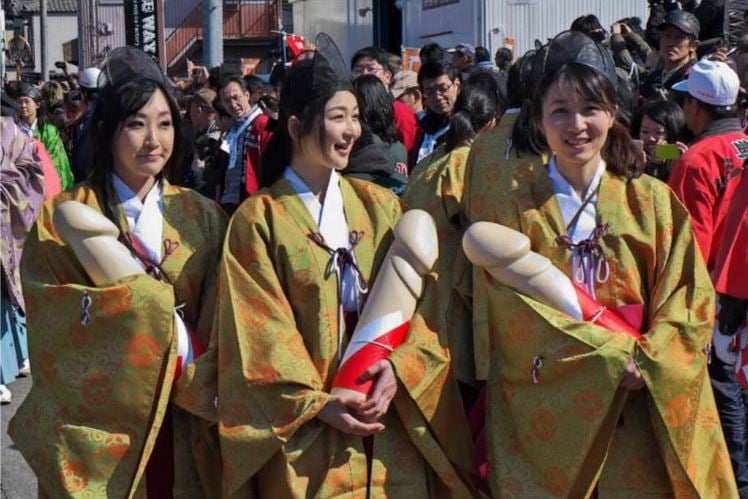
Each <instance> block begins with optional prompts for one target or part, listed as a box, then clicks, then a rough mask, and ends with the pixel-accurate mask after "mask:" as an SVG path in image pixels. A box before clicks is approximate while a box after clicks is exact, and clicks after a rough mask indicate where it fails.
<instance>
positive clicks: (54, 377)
mask: <svg viewBox="0 0 748 499" xmlns="http://www.w3.org/2000/svg"><path fill="white" fill-rule="evenodd" d="M68 199H74V200H77V201H80V202H82V203H84V204H86V205H88V206H91V207H92V208H95V209H96V210H99V211H101V210H102V207H101V204H100V201H99V200H98V199H97V196H96V194H95V193H94V191H93V190H92V189H91V187H90V186H88V185H87V184H81V185H80V186H78V187H77V188H75V189H73V190H72V191H70V192H66V193H63V194H61V195H60V196H57V197H56V198H54V199H53V200H51V201H49V202H47V204H45V206H44V209H43V211H42V213H41V215H40V216H39V219H38V220H37V223H36V226H35V227H34V229H33V230H32V232H31V234H30V236H29V239H28V240H27V242H26V246H25V250H24V254H23V262H22V278H23V290H24V297H25V299H26V307H27V310H28V331H29V335H28V337H29V344H30V345H29V347H30V348H29V350H30V355H31V364H32V365H33V366H34V384H33V386H32V388H31V391H30V392H29V395H28V396H27V397H26V400H25V401H24V402H23V404H22V405H21V406H20V407H19V408H18V412H17V413H16V416H15V418H14V419H13V420H12V421H11V426H10V430H9V433H10V435H11V437H12V438H13V441H14V442H15V444H16V446H17V447H18V448H19V450H20V451H21V453H22V454H23V456H24V458H25V459H26V461H27V462H28V463H29V464H30V465H31V467H32V469H33V470H34V473H35V474H36V476H37V478H38V480H39V489H40V495H42V496H49V497H55V498H58V497H144V496H145V489H146V484H145V475H144V470H145V467H146V464H147V462H148V459H149V456H150V455H151V451H152V450H153V447H154V443H155V440H156V436H157V435H158V433H159V429H160V428H161V425H162V423H163V421H164V414H165V413H166V409H167V405H168V404H169V399H170V395H171V392H172V383H173V377H174V369H175V366H176V360H177V350H176V346H177V345H176V343H177V342H176V335H175V324H174V321H175V318H174V307H175V305H178V303H175V300H176V298H175V295H176V296H178V297H179V300H180V301H181V302H182V303H184V306H183V307H181V310H182V312H183V314H184V322H185V323H186V324H188V325H191V326H192V327H193V328H194V329H195V332H196V334H197V335H198V336H199V338H200V340H201V341H202V342H203V343H204V344H207V343H208V341H209V336H210V326H211V323H212V320H213V317H212V315H213V308H214V301H215V272H214V270H215V268H216V267H217V265H218V260H219V256H220V249H221V244H222V241H223V236H224V234H225V230H226V220H225V215H223V213H222V212H221V211H220V209H219V208H218V207H217V205H215V203H213V202H211V201H208V200H207V199H205V198H203V197H201V196H200V195H199V194H197V193H195V192H193V191H190V190H187V189H182V188H179V187H173V186H171V185H169V184H168V183H166V182H165V181H164V185H163V193H162V203H163V217H164V224H163V240H164V244H165V245H169V246H171V249H172V252H171V255H170V256H169V257H168V258H167V259H166V260H165V261H164V263H163V265H162V267H163V269H164V271H165V273H166V274H167V275H168V277H169V279H170V281H171V282H172V283H174V285H173V286H172V285H170V284H167V283H166V282H159V281H157V280H155V279H154V278H152V277H150V276H148V275H138V276H131V277H127V278H125V279H122V280H120V281H117V282H112V283H111V284H110V285H107V286H103V287H94V286H93V285H92V284H91V282H90V281H89V279H88V277H87V275H86V273H85V271H84V270H83V268H82V267H81V265H80V264H79V263H78V261H77V259H76V257H75V255H74V254H73V252H72V251H71V250H70V249H69V248H68V247H67V246H66V245H65V244H64V243H63V242H62V241H61V240H60V238H59V237H58V235H57V234H56V232H55V229H54V226H53V224H52V215H53V212H54V209H55V206H56V205H57V204H59V203H60V202H62V201H64V200H68ZM115 211H116V212H117V213H116V215H115V216H117V217H118V218H119V223H120V227H122V228H127V221H126V220H125V218H124V215H123V213H122V210H121V208H120V207H119V206H117V207H116V209H115ZM84 315H87V317H86V319H88V320H84V318H83V316H84ZM170 413H171V415H172V419H173V421H172V423H173V428H174V458H175V470H174V471H175V477H174V482H175V484H174V489H173V491H174V497H175V498H176V497H190V498H192V497H216V496H217V495H218V494H220V489H216V488H215V486H216V485H219V484H218V482H217V481H216V480H215V479H214V477H215V475H216V474H219V473H220V470H219V463H220V457H219V455H218V452H217V449H216V448H211V447H210V445H209V440H207V439H204V438H203V437H202V434H201V433H200V431H199V430H200V424H199V422H198V421H196V420H197V418H195V417H194V416H192V415H190V414H188V413H187V412H185V411H183V410H181V409H179V408H177V407H173V406H172V408H171V411H170ZM201 482H202V483H201ZM211 483H212V484H213V486H211Z"/></svg>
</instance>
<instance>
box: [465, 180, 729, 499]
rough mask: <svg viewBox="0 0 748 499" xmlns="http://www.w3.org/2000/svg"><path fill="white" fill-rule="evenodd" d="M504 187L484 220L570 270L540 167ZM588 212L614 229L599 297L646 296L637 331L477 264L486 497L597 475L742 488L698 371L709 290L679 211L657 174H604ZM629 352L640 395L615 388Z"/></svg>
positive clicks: (634, 490) (658, 492)
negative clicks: (483, 335) (579, 317)
mask: <svg viewBox="0 0 748 499" xmlns="http://www.w3.org/2000/svg"><path fill="white" fill-rule="evenodd" d="M508 195H509V197H508V201H507V202H505V203H503V205H504V210H503V211H501V212H494V214H493V217H492V218H493V220H492V221H494V222H497V223H500V224H503V225H506V226H508V227H511V228H513V229H516V230H519V231H521V232H523V233H524V234H526V235H527V236H528V237H529V238H530V240H531V243H532V249H533V250H534V251H536V252H538V253H540V254H542V255H545V256H546V257H548V258H549V259H550V260H551V261H553V262H554V263H555V264H556V266H558V267H559V268H561V269H562V270H564V272H565V273H566V274H567V275H570V267H571V264H570V260H571V251H570V250H569V249H567V248H566V247H564V246H562V245H560V244H558V243H556V237H557V236H559V235H562V234H565V225H564V221H563V217H562V214H561V211H560V208H559V205H558V201H557V199H556V197H555V194H554V191H553V188H552V184H551V181H550V179H549V177H548V175H547V174H543V175H539V176H537V177H536V179H535V180H532V181H529V182H525V183H520V184H518V185H516V186H515V188H514V189H513V190H512V191H511V192H510V193H508ZM597 220H598V223H599V224H601V223H607V224H608V225H609V229H608V231H607V233H606V234H605V235H604V236H603V237H602V238H601V241H600V243H601V246H602V247H603V249H604V251H605V255H606V256H607V261H608V263H609V266H610V277H609V279H608V280H607V282H605V283H604V284H599V285H598V286H597V289H596V295H597V300H598V302H600V303H601V304H603V305H606V306H609V307H618V306H624V305H632V304H643V305H644V324H643V327H642V332H643V334H644V335H643V337H642V339H640V340H636V339H634V338H633V337H630V336H628V335H626V334H622V333H615V332H611V331H609V330H607V329H603V328H600V327H598V326H596V325H593V324H591V323H587V322H578V321H576V320H573V319H571V318H569V317H568V316H566V315H564V314H563V313H561V312H558V311H556V310H553V309H551V308H549V307H547V306H544V305H542V304H540V303H538V302H536V301H534V300H532V299H530V298H527V297H525V296H523V295H520V294H519V293H517V292H515V291H513V290H511V289H509V288H507V287H505V286H503V285H500V284H497V283H496V282H495V281H492V280H490V279H489V278H487V274H485V272H478V273H477V274H476V275H478V276H479V277H478V278H480V279H482V280H484V289H485V290H486V291H487V297H486V298H487V303H488V304H489V306H488V309H487V313H488V317H487V322H488V324H489V334H490V366H489V372H488V383H487V388H488V406H487V414H486V431H487V446H488V462H489V479H490V486H491V491H492V493H493V495H494V496H495V497H540V496H558V497H562V496H569V497H583V496H588V495H590V494H591V493H592V490H593V487H595V485H596V484H597V489H598V492H599V497H606V498H607V497H644V496H646V497H653V496H654V497H672V496H673V495H675V496H676V497H720V498H721V497H737V491H736V489H735V479H734V477H733V474H732V469H731V466H730V459H729V456H728V454H727V449H726V446H725V442H724V438H723V435H722V431H721V429H720V425H719V418H718V416H717V412H716V409H715V405H714V397H713V394H712V389H711V385H710V382H709V377H708V374H707V369H706V364H707V352H708V347H709V345H710V340H711V328H712V318H713V317H712V315H713V311H714V291H713V289H712V286H711V282H710V279H709V275H708V274H707V272H706V269H705V266H704V263H703V261H702V258H701V255H700V253H699V251H698V248H697V245H696V243H695V240H694V237H693V233H692V230H691V225H690V223H689V219H688V213H687V212H686V210H685V209H684V208H683V206H682V205H681V204H680V203H679V202H678V200H677V199H676V198H675V196H673V194H672V193H671V192H670V191H669V189H668V188H667V187H666V186H665V185H664V184H662V183H660V182H659V181H656V180H654V179H652V178H649V177H647V176H643V177H641V178H638V179H634V180H624V179H622V178H620V177H617V176H614V175H612V174H610V173H609V172H605V173H604V174H603V177H602V181H601V185H600V191H599V196H598V202H597ZM629 358H633V360H634V362H635V363H636V364H637V366H638V368H639V369H640V371H641V373H642V376H643V378H644V381H645V382H646V387H645V388H644V389H642V390H640V391H633V392H630V391H626V390H623V389H619V388H618V385H619V382H620V380H621V377H622V375H623V372H624V370H625V368H626V365H627V361H628V359H629ZM539 360H540V361H542V362H541V363H539V362H538V361H539ZM539 364H540V365H539ZM533 365H536V366H538V369H537V370H536V371H535V373H534V374H536V376H535V377H536V380H535V382H534V381H533V379H532V376H531V372H532V368H533Z"/></svg>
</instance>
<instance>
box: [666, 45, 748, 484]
mask: <svg viewBox="0 0 748 499" xmlns="http://www.w3.org/2000/svg"><path fill="white" fill-rule="evenodd" d="M739 89H740V80H739V78H738V75H737V74H736V73H735V72H734V71H733V70H732V69H731V68H730V67H729V66H728V65H727V64H725V63H723V62H719V61H712V60H701V61H699V62H697V63H696V64H694V65H693V68H691V72H690V73H689V75H688V79H687V80H685V81H683V82H680V83H678V84H676V85H674V86H673V90H677V91H682V92H686V97H685V102H684V106H683V111H684V114H685V118H686V125H687V126H688V128H690V129H691V131H692V132H693V133H694V134H695V135H696V141H695V142H694V144H693V145H692V146H691V147H690V148H689V149H688V151H686V152H685V154H683V156H681V157H680V159H678V161H676V163H675V165H673V171H672V173H671V175H670V178H669V180H668V184H669V185H670V187H671V188H672V189H673V191H674V192H675V194H676V195H677V196H678V198H679V199H680V200H681V201H682V202H683V204H685V206H686V208H687V209H688V211H689V213H690V215H691V221H692V223H693V230H694V234H695V235H696V239H697V241H698V243H699V247H700V249H701V254H702V255H703V257H704V261H705V262H706V264H707V268H708V270H709V272H710V273H711V272H712V271H713V270H714V264H715V258H716V256H717V250H718V249H719V247H720V245H721V244H722V242H723V240H727V239H728V238H731V237H734V234H733V233H732V231H731V230H729V228H728V227H726V224H725V219H726V215H727V212H728V208H729V206H730V203H731V200H732V198H733V195H734V193H735V189H736V187H737V185H738V180H739V179H740V175H741V172H742V170H743V164H744V163H745V161H746V159H748V135H746V134H745V133H744V132H743V131H742V128H741V126H740V121H739V120H738V118H737V117H736V109H737V105H736V101H737V98H738V92H739ZM718 303H719V306H718V309H717V310H718V313H717V314H718V327H717V328H715V332H714V336H713V339H712V343H713V350H712V352H713V353H712V361H711V363H710V364H709V374H710V376H711V379H712V386H713V388H714V396H715V400H716V402H717V409H718V410H719V415H720V420H721V422H722V429H723V431H724V434H725V439H726V441H727V447H728V449H729V451H730V459H731V461H732V466H733V470H734V472H735V477H736V479H737V485H738V490H739V491H740V495H741V497H744V496H745V494H748V460H747V459H746V450H748V449H747V448H746V438H747V437H748V435H747V434H746V428H747V427H748V419H747V416H746V414H747V410H748V406H746V403H745V402H744V399H743V397H742V395H741V387H740V385H739V384H738V382H737V379H736V376H735V366H736V362H737V361H738V358H737V357H738V356H737V354H736V352H735V351H734V349H733V348H732V343H733V339H734V334H735V331H727V330H726V329H725V328H724V327H720V324H727V323H730V322H731V321H730V318H729V317H726V316H725V314H728V313H731V312H732V311H733V308H734V307H730V306H728V304H727V303H726V302H725V301H724V300H723V297H720V298H719V301H718ZM742 315H743V317H742V318H745V310H743V311H742Z"/></svg>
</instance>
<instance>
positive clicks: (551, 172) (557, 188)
mask: <svg viewBox="0 0 748 499" xmlns="http://www.w3.org/2000/svg"><path fill="white" fill-rule="evenodd" d="M603 173H605V161H604V160H603V159H600V163H599V164H598V165H597V170H596V171H595V175H594V176H593V177H592V180H591V181H590V185H588V186H587V189H585V191H584V196H583V198H580V197H579V195H578V194H577V192H576V191H575V190H574V188H573V187H572V186H571V184H570V183H569V182H568V181H567V180H566V179H565V178H564V177H563V175H561V172H560V171H559V170H558V165H557V164H556V157H555V156H553V157H551V160H550V161H549V162H548V176H549V177H550V180H551V184H552V185H553V192H554V193H556V199H557V200H558V204H559V207H560V208H561V214H562V215H563V218H564V225H567V226H568V225H569V223H570V222H571V220H572V219H573V218H574V215H576V214H577V212H578V211H579V209H580V208H581V206H582V203H583V202H584V200H585V199H587V197H588V196H590V195H592V199H590V202H589V203H587V205H586V206H585V207H584V210H583V211H582V213H581V214H580V215H579V219H578V221H577V223H576V225H575V226H574V227H571V230H570V231H569V233H568V234H567V235H568V236H569V237H571V238H572V240H574V241H579V240H582V239H586V238H588V237H589V236H590V234H591V233H592V231H593V230H595V227H596V225H597V188H598V187H599V186H600V181H601V180H602V178H603Z"/></svg>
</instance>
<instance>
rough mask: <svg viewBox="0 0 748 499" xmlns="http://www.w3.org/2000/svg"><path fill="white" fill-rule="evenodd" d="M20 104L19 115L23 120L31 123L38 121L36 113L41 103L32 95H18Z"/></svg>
mask: <svg viewBox="0 0 748 499" xmlns="http://www.w3.org/2000/svg"><path fill="white" fill-rule="evenodd" d="M16 104H18V115H19V116H20V117H21V119H22V120H23V121H25V122H26V123H28V124H29V125H31V124H33V123H34V122H35V121H36V115H37V113H38V112H39V103H37V102H36V101H35V100H34V99H32V98H31V97H25V96H24V97H18V98H17V99H16Z"/></svg>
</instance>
